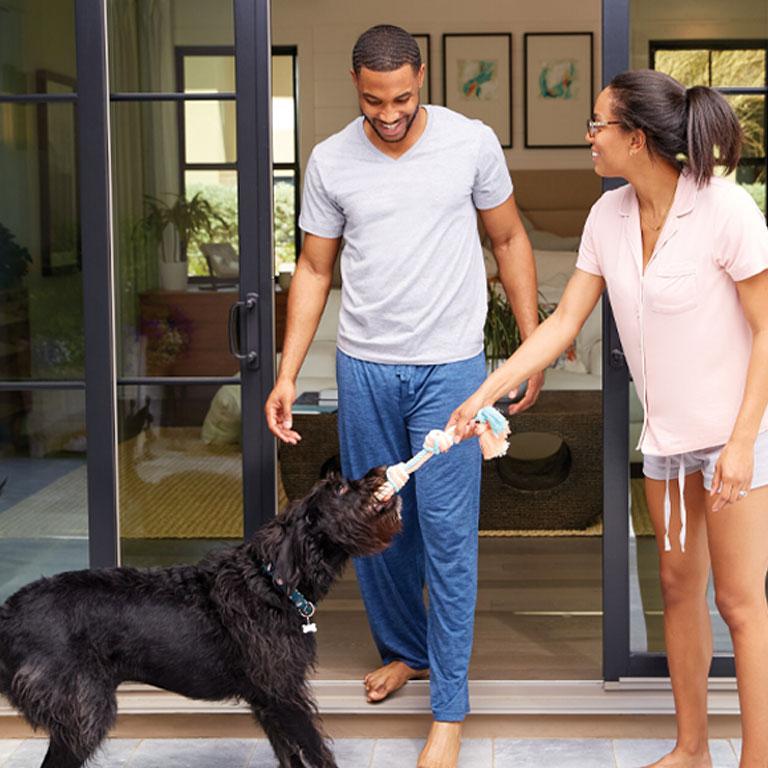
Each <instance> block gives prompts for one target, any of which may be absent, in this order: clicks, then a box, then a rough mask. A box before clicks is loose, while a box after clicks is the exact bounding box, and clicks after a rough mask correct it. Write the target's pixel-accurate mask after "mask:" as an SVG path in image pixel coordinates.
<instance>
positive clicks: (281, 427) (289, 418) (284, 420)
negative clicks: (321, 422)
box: [264, 379, 301, 445]
mask: <svg viewBox="0 0 768 768" xmlns="http://www.w3.org/2000/svg"><path fill="white" fill-rule="evenodd" d="M295 399H296V385H295V384H294V383H293V382H292V381H290V380H289V379H278V380H277V381H276V382H275V387H274V389H273V390H272V391H271V392H270V393H269V397H268V398H267V402H266V403H265V404H264V414H265V415H266V417H267V426H268V427H269V431H270V432H271V433H272V434H273V435H274V436H275V437H277V438H278V439H279V440H282V441H283V442H284V443H288V444H289V445H296V443H298V442H299V440H301V435H300V434H299V433H298V432H296V431H294V429H293V414H292V413H291V406H292V405H293V401H294V400H295Z"/></svg>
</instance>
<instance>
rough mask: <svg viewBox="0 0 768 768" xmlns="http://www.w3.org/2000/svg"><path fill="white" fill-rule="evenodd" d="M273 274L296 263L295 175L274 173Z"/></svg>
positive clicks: (286, 172) (287, 172) (290, 172)
mask: <svg viewBox="0 0 768 768" xmlns="http://www.w3.org/2000/svg"><path fill="white" fill-rule="evenodd" d="M273 195H274V205H275V230H274V233H275V274H278V273H279V272H280V271H281V268H283V269H285V268H286V266H289V265H291V264H295V263H296V174H295V173H294V172H293V171H275V175H274V187H273Z"/></svg>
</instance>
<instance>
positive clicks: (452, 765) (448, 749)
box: [417, 720, 462, 768]
mask: <svg viewBox="0 0 768 768" xmlns="http://www.w3.org/2000/svg"><path fill="white" fill-rule="evenodd" d="M461 726H462V724H461V723H445V722H441V721H439V720H435V722H434V723H432V728H431V729H430V731H429V737H428V738H427V743H426V745H425V746H424V749H422V750H421V754H420V755H419V762H418V763H417V768H456V766H457V765H458V762H459V750H460V749H461Z"/></svg>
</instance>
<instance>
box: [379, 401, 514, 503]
mask: <svg viewBox="0 0 768 768" xmlns="http://www.w3.org/2000/svg"><path fill="white" fill-rule="evenodd" d="M475 421H476V422H477V424H478V428H477V431H478V435H479V439H480V450H481V452H482V454H483V458H484V459H493V458H496V457H497V456H503V455H504V454H505V453H506V452H507V449H508V448H509V443H508V442H507V437H508V436H509V423H508V422H507V419H506V418H505V417H504V415H503V414H502V413H500V412H499V411H497V410H496V409H495V408H493V407H491V406H486V407H485V408H481V409H480V411H479V412H478V414H477V416H475ZM454 431H455V428H454V427H451V428H450V429H448V430H445V431H444V430H442V429H433V430H432V431H431V432H429V433H428V434H427V436H426V438H424V447H423V448H422V449H421V450H420V451H419V452H418V453H417V454H416V455H415V456H413V457H412V458H410V459H409V460H408V461H405V462H401V463H400V464H393V465H392V466H391V467H387V482H386V483H384V485H383V486H382V487H381V489H380V490H379V492H378V494H377V495H378V498H379V500H380V501H388V500H389V499H391V498H392V496H393V495H394V494H395V493H399V492H400V491H401V490H402V489H403V486H404V485H405V484H406V483H407V482H408V480H409V479H410V476H411V475H412V474H413V473H414V472H415V471H416V470H417V469H420V468H421V467H423V466H424V464H426V463H427V462H428V461H429V460H430V459H431V458H432V457H433V456H437V455H438V454H440V453H445V452H446V451H448V450H450V449H451V448H452V447H453V446H454V445H455V443H454V439H453V433H454Z"/></svg>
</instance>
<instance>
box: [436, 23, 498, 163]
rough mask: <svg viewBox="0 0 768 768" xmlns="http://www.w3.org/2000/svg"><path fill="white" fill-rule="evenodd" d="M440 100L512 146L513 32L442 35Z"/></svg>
mask: <svg viewBox="0 0 768 768" xmlns="http://www.w3.org/2000/svg"><path fill="white" fill-rule="evenodd" d="M443 104H445V106H446V107H450V109H454V110H456V111H457V112H461V113H462V114H463V115H466V116H467V117H471V118H477V119H478V120H482V121H483V122H484V123H485V124H486V125H488V126H490V127H491V128H493V130H494V131H495V132H496V135H497V136H498V137H499V141H500V142H501V146H502V147H505V148H506V149H508V148H510V147H511V146H512V35H511V33H509V32H499V33H496V32H478V33H475V34H445V35H443Z"/></svg>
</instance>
